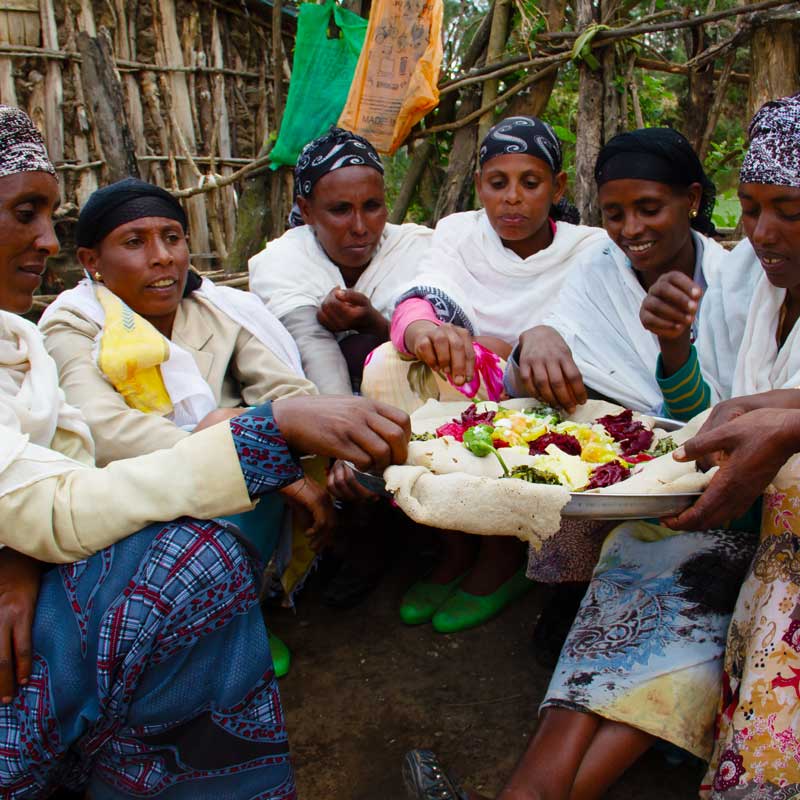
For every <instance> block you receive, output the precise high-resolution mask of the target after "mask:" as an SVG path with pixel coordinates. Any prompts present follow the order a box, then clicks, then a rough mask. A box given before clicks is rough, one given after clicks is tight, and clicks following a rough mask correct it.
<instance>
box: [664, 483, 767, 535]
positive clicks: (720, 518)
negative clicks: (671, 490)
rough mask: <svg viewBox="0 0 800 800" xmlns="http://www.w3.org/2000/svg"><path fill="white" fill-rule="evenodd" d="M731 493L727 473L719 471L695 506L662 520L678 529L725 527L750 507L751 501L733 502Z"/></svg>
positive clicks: (670, 526) (668, 525)
mask: <svg viewBox="0 0 800 800" xmlns="http://www.w3.org/2000/svg"><path fill="white" fill-rule="evenodd" d="M731 494H732V492H731V488H730V487H729V486H728V481H727V480H726V478H725V475H724V474H722V473H717V475H715V476H714V478H713V479H712V481H711V483H710V484H709V485H708V487H707V488H706V490H705V491H704V492H703V494H701V495H700V497H699V498H698V499H697V502H696V503H695V504H694V505H693V506H691V507H690V508H688V509H686V511H684V512H683V513H681V514H678V515H677V516H674V517H668V518H666V519H664V520H662V522H663V523H664V524H665V525H666V526H667V527H668V528H672V529H673V530H676V531H688V530H695V531H697V530H707V529H710V528H722V527H725V526H726V524H727V523H728V522H729V521H730V520H732V519H736V518H737V517H739V516H741V514H743V513H744V512H745V511H747V509H748V508H749V507H750V502H745V503H740V502H738V501H737V502H735V503H731V502H730V498H731ZM753 499H755V498H753ZM742 506H743V507H742Z"/></svg>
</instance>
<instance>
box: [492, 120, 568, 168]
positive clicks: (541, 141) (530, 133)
mask: <svg viewBox="0 0 800 800" xmlns="http://www.w3.org/2000/svg"><path fill="white" fill-rule="evenodd" d="M510 154H516V155H526V156H533V157H534V158H539V159H541V160H542V161H544V162H545V163H546V164H549V165H550V169H552V170H553V172H561V164H562V162H563V160H564V159H563V154H562V152H561V142H560V141H559V140H558V136H556V134H555V131H554V130H553V129H552V128H551V127H550V126H549V125H548V124H547V123H546V122H542V120H540V119H539V118H538V117H522V116H520V117H508V118H506V119H504V120H501V121H500V122H498V123H497V125H495V126H494V127H493V128H491V129H490V130H489V133H487V134H486V138H485V139H484V140H483V141H482V142H481V149H480V152H479V153H478V162H479V163H480V165H481V166H483V165H484V164H485V163H486V162H487V161H488V160H489V159H490V158H494V157H495V156H504V155H510Z"/></svg>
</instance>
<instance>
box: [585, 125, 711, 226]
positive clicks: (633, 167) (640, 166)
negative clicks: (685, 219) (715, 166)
mask: <svg viewBox="0 0 800 800" xmlns="http://www.w3.org/2000/svg"><path fill="white" fill-rule="evenodd" d="M594 178H595V180H596V181H597V186H598V187H600V186H602V185H603V184H604V183H608V181H615V180H622V179H626V178H627V179H634V180H643V181H656V182H658V183H665V184H667V185H668V186H689V185H691V184H692V183H699V184H700V185H701V186H702V187H703V190H702V191H703V193H702V196H701V198H700V208H699V209H698V210H697V216H696V217H694V218H693V219H692V220H691V226H692V227H693V228H695V229H696V230H698V231H700V232H701V233H705V234H708V235H710V234H713V233H714V223H713V222H712V221H711V215H712V214H713V213H714V203H715V202H716V197H717V189H716V187H715V186H714V184H713V183H712V182H711V181H710V180H709V178H708V176H707V175H706V173H705V171H704V170H703V165H702V164H701V163H700V159H699V158H698V157H697V153H695V151H694V148H693V147H692V146H691V145H690V144H689V142H688V141H687V140H686V138H685V137H684V136H682V135H681V134H680V133H678V131H676V130H673V129H672V128H640V129H639V130H636V131H628V132H627V133H620V134H618V135H617V136H615V137H614V138H613V139H611V140H610V141H609V142H608V143H607V144H606V145H605V146H604V147H603V148H602V150H600V154H599V155H598V156H597V163H596V164H595V168H594Z"/></svg>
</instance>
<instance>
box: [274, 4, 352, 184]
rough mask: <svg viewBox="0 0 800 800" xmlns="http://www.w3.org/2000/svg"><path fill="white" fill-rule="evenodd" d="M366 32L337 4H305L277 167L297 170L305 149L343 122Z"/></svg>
mask: <svg viewBox="0 0 800 800" xmlns="http://www.w3.org/2000/svg"><path fill="white" fill-rule="evenodd" d="M331 22H333V23H334V25H335V28H333V26H331ZM329 27H332V28H333V30H335V29H336V28H338V31H339V36H338V37H337V38H329V36H328V28H329ZM366 33H367V20H365V19H362V18H361V17H359V16H358V14H354V13H353V12H352V11H348V10H347V9H345V8H341V7H340V6H338V5H336V3H335V2H333V0H329V2H327V3H325V4H324V5H316V4H315V3H303V5H301V6H300V13H299V16H298V21H297V38H296V39H295V49H294V66H293V68H292V80H291V82H290V84H289V96H288V97H287V99H286V110H285V111H284V113H283V121H282V122H281V130H280V133H279V134H278V140H277V142H275V147H273V148H272V153H271V154H270V160H271V162H272V163H271V166H272V169H277V168H278V167H280V166H284V165H287V166H294V165H295V163H296V161H297V156H298V155H300V151H301V150H302V149H303V146H304V145H305V144H307V143H308V142H310V141H311V140H312V139H315V138H316V137H317V136H321V135H322V134H323V133H325V132H326V131H327V130H328V128H329V127H330V126H331V125H333V124H334V123H335V122H336V120H338V119H339V115H340V114H341V113H342V109H343V108H344V104H345V102H346V101H347V94H348V92H349V91H350V83H351V82H352V80H353V74H354V73H355V70H356V64H357V63H358V57H359V55H360V53H361V47H362V46H363V44H364V38H365V36H366Z"/></svg>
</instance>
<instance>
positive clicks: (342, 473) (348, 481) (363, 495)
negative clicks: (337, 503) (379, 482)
mask: <svg viewBox="0 0 800 800" xmlns="http://www.w3.org/2000/svg"><path fill="white" fill-rule="evenodd" d="M328 491H329V492H330V493H331V494H332V495H333V496H334V497H337V498H338V499H339V500H344V501H345V502H350V503H357V502H360V501H364V500H377V499H378V496H377V495H376V494H373V493H372V492H370V491H369V489H366V488H365V487H364V486H362V485H361V484H360V483H359V482H358V481H357V480H356V476H355V474H354V473H353V470H351V469H350V467H348V466H347V464H345V463H344V462H342V461H337V462H336V463H335V464H334V465H333V467H332V468H331V471H330V472H329V473H328Z"/></svg>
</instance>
